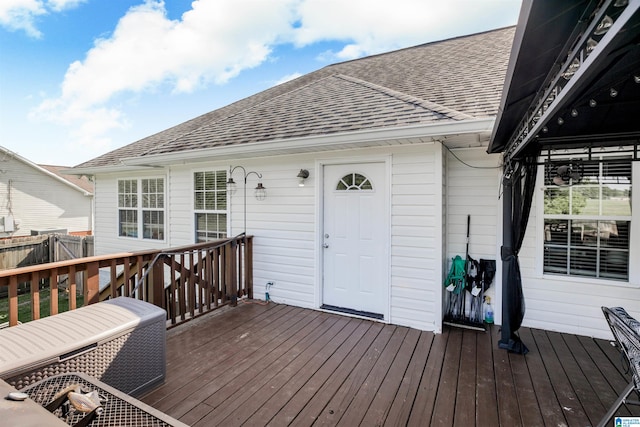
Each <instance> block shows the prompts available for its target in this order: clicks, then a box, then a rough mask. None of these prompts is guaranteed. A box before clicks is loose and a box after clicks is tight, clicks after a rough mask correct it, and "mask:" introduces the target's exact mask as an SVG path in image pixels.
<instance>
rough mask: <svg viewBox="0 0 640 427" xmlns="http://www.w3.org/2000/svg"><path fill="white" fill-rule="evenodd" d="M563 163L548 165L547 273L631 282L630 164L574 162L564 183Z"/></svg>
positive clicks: (546, 172)
mask: <svg viewBox="0 0 640 427" xmlns="http://www.w3.org/2000/svg"><path fill="white" fill-rule="evenodd" d="M559 165H560V164H558V163H555V162H554V163H547V164H546V165H545V183H544V184H545V186H544V213H543V217H544V273H545V274H558V275H565V276H581V277H592V278H600V279H608V280H621V281H627V280H629V248H630V228H631V175H632V163H631V161H630V160H625V159H615V158H603V159H600V161H583V162H582V161H580V160H579V159H571V160H568V161H567V165H571V172H572V175H567V174H565V181H566V182H564V181H562V179H561V178H559V174H558V170H559V168H560V167H561V166H559ZM563 172H565V173H566V172H567V167H565V169H564V170H563ZM554 179H555V180H556V182H555V183H554ZM557 183H560V184H567V185H564V186H558V185H556V184H557Z"/></svg>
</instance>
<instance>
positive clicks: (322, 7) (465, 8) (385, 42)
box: [293, 0, 519, 60]
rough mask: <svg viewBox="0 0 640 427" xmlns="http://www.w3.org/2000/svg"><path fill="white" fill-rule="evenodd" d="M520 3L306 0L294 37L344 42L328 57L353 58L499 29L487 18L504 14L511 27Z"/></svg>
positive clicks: (300, 40)
mask: <svg viewBox="0 0 640 427" xmlns="http://www.w3.org/2000/svg"><path fill="white" fill-rule="evenodd" d="M518 6H519V2H515V1H513V0H447V1H433V0H431V1H425V0H392V1H375V2H374V1H370V0H349V1H343V0H304V1H303V2H302V3H301V4H300V7H299V9H298V19H299V22H300V25H299V26H298V27H297V28H296V29H295V30H294V36H293V42H294V43H296V44H297V45H299V46H304V45H308V44H310V43H314V42H318V41H325V40H339V41H343V42H345V45H344V47H343V48H342V49H341V50H340V51H338V52H325V53H324V54H323V58H324V59H328V58H330V57H331V56H333V59H334V60H348V59H354V58H358V57H361V56H365V55H370V54H375V53H380V52H385V51H389V50H393V49H398V48H401V47H407V46H412V45H416V44H420V43H424V42H426V41H430V40H441V39H445V38H449V37H453V36H459V35H464V34H471V33H474V32H477V31H482V30H489V29H493V28H495V26H493V27H486V26H485V25H486V24H485V23H486V22H496V17H500V16H503V17H504V20H503V21H504V25H505V26H506V25H512V24H513V23H515V20H516V18H517V12H518Z"/></svg>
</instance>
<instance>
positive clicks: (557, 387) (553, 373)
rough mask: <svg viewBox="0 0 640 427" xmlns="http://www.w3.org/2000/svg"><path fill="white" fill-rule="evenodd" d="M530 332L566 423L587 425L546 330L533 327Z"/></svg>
mask: <svg viewBox="0 0 640 427" xmlns="http://www.w3.org/2000/svg"><path fill="white" fill-rule="evenodd" d="M532 334H533V336H534V338H535V340H536V343H537V345H538V348H539V349H540V356H541V357H542V361H543V362H544V365H545V367H546V369H547V373H548V374H549V380H550V381H551V385H552V386H553V390H554V391H555V395H556V397H557V398H558V402H559V403H560V407H561V408H562V412H563V414H564V416H565V418H566V419H567V424H568V425H571V426H573V425H576V426H580V425H585V426H586V425H588V424H589V418H588V417H587V415H586V414H585V413H584V411H583V409H582V407H581V405H580V402H579V400H578V396H576V393H575V391H574V390H573V387H572V386H571V382H570V381H569V378H567V374H566V373H565V370H564V368H563V367H562V363H561V361H560V360H559V359H558V356H557V354H556V352H555V350H554V349H553V346H552V344H551V341H550V339H549V336H548V334H547V332H546V331H542V330H539V329H534V330H533V331H532Z"/></svg>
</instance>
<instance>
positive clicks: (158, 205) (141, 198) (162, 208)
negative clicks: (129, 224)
mask: <svg viewBox="0 0 640 427" xmlns="http://www.w3.org/2000/svg"><path fill="white" fill-rule="evenodd" d="M124 181H129V182H135V183H136V190H135V192H128V193H124V195H125V196H130V197H129V198H126V197H125V199H124V201H125V202H126V203H124V206H123V204H122V202H123V199H122V198H121V195H123V194H122V193H120V183H121V182H124ZM151 181H155V185H156V191H153V192H143V187H144V182H147V183H150V182H151ZM158 181H161V182H162V190H161V191H157V184H158ZM166 191H167V185H166V178H165V177H163V176H151V177H144V178H142V177H141V178H119V179H118V180H117V184H116V193H117V198H118V201H117V212H118V213H117V229H118V231H117V233H118V237H120V238H124V239H135V240H148V241H154V242H163V241H166V233H167V211H166V206H167V194H166ZM123 211H129V212H133V213H135V216H136V227H135V230H136V235H135V236H131V235H122V234H121V224H122V223H121V221H120V213H121V212H123ZM156 212H157V214H155V215H159V216H160V217H161V218H162V221H161V222H158V223H157V224H152V227H151V228H145V221H144V220H145V216H146V215H145V214H147V213H149V214H152V215H153V213H156ZM153 229H155V230H160V232H158V233H155V234H153V233H152V234H149V233H147V235H146V236H145V232H147V231H150V230H151V231H153ZM153 236H155V237H153Z"/></svg>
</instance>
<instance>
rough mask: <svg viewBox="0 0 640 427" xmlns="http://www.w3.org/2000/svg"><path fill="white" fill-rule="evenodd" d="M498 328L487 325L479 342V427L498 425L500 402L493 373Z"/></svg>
mask: <svg viewBox="0 0 640 427" xmlns="http://www.w3.org/2000/svg"><path fill="white" fill-rule="evenodd" d="M496 331H497V327H496V326H494V325H487V332H485V333H484V334H480V336H479V337H478V340H477V350H476V351H477V357H476V374H477V385H476V389H477V393H478V396H477V400H476V402H477V407H476V422H475V424H476V425H477V426H497V425H498V402H497V400H496V378H495V374H494V371H493V347H494V346H496V347H497V346H498V342H497V341H494V340H493V337H494V336H496Z"/></svg>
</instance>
